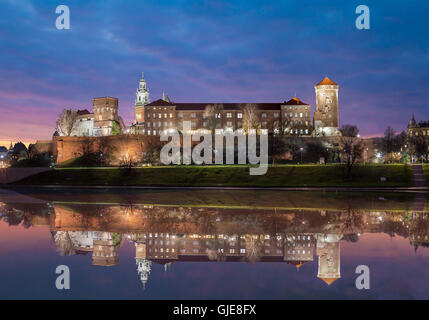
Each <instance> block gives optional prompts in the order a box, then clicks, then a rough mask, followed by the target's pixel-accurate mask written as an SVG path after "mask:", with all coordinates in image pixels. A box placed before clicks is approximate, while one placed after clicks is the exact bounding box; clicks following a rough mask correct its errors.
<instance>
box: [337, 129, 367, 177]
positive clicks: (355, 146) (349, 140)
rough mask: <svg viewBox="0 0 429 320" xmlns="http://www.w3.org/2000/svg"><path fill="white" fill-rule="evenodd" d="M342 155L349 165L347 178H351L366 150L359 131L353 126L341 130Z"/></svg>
mask: <svg viewBox="0 0 429 320" xmlns="http://www.w3.org/2000/svg"><path fill="white" fill-rule="evenodd" d="M340 131H341V134H342V137H341V138H340V148H341V150H340V153H341V155H342V157H343V159H344V161H345V162H346V164H347V176H348V177H350V174H351V171H352V167H353V166H354V165H355V163H356V160H357V159H359V158H360V157H361V156H362V152H363V149H364V146H363V143H362V140H361V139H360V138H358V135H359V129H358V128H357V127H356V126H353V125H344V126H342V127H341V129H340Z"/></svg>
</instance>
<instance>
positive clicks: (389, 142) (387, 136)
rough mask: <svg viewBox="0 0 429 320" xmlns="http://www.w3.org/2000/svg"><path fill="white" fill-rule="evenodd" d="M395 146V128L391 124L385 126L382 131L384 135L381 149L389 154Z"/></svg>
mask: <svg viewBox="0 0 429 320" xmlns="http://www.w3.org/2000/svg"><path fill="white" fill-rule="evenodd" d="M394 148H395V130H393V128H392V127H391V126H387V128H386V130H385V131H384V137H383V141H382V147H381V150H382V151H383V152H384V153H385V154H389V153H391V152H393V151H394Z"/></svg>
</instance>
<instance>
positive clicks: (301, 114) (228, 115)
mask: <svg viewBox="0 0 429 320" xmlns="http://www.w3.org/2000/svg"><path fill="white" fill-rule="evenodd" d="M183 115H184V114H183V113H178V117H179V118H183ZM308 115H309V113H308V112H295V113H293V112H290V113H287V112H285V114H284V116H285V117H288V116H289V117H290V118H292V117H294V116H295V118H303V117H305V118H307V117H308ZM273 116H274V118H278V117H279V116H280V114H279V113H278V112H275V113H273ZM137 117H138V118H141V116H140V117H139V115H137ZM147 117H148V119H150V118H152V119H156V118H158V119H162V118H164V119H167V118H173V113H152V114H151V113H148V114H147ZM190 117H191V118H196V117H197V114H196V113H195V112H192V113H191V114H190ZM215 117H216V118H217V119H221V118H222V114H221V113H217V114H216V115H215ZM232 117H233V115H232V113H231V112H227V113H226V118H227V119H232ZM242 118H243V114H242V113H241V112H239V113H237V119H242ZM261 118H263V119H266V118H267V113H265V112H263V113H261Z"/></svg>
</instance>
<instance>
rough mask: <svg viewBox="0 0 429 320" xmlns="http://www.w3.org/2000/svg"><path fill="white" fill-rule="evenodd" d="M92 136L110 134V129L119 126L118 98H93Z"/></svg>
mask: <svg viewBox="0 0 429 320" xmlns="http://www.w3.org/2000/svg"><path fill="white" fill-rule="evenodd" d="M93 108H94V136H109V135H112V129H113V127H114V126H115V125H116V126H118V127H119V116H118V108H119V103H118V98H111V97H103V98H94V100H93Z"/></svg>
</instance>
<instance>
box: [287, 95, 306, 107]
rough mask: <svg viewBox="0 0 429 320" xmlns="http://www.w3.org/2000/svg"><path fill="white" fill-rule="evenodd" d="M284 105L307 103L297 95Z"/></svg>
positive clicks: (303, 104)
mask: <svg viewBox="0 0 429 320" xmlns="http://www.w3.org/2000/svg"><path fill="white" fill-rule="evenodd" d="M285 105H288V106H289V105H294V106H307V105H308V104H307V103H305V102H302V101H301V100H299V99H298V98H297V97H293V98H292V99H290V100H289V101H288V102H285Z"/></svg>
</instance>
